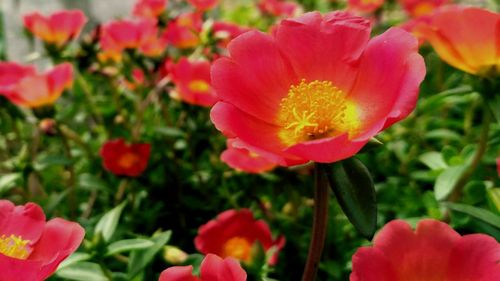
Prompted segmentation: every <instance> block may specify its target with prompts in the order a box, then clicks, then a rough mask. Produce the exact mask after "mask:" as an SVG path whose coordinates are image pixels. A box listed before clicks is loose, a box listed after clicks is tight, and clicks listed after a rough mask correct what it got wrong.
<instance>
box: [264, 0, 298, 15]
mask: <svg viewBox="0 0 500 281" xmlns="http://www.w3.org/2000/svg"><path fill="white" fill-rule="evenodd" d="M257 7H258V8H259V10H260V11H261V12H262V13H264V14H269V15H273V16H275V17H291V16H293V15H294V14H295V13H296V12H297V11H298V10H299V9H300V6H299V5H298V4H297V3H294V2H286V1H283V0H260V1H259V3H258V4H257Z"/></svg>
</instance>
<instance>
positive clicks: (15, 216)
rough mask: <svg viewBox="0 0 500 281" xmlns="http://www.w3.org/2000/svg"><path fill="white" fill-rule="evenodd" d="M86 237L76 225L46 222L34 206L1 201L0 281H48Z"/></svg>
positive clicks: (55, 220)
mask: <svg viewBox="0 0 500 281" xmlns="http://www.w3.org/2000/svg"><path fill="white" fill-rule="evenodd" d="M84 235H85V230H84V229H83V228H82V227H81V226H80V225H79V224H77V223H75V222H69V221H66V220H64V219H61V218H55V219H52V220H50V221H48V222H46V221H45V214H44V213H43V210H42V209H41V208H40V206H38V205H36V204H34V203H28V204H26V205H24V206H15V205H14V204H12V202H10V201H7V200H0V280H5V281H8V280H16V281H42V280H45V279H46V278H48V277H49V276H50V275H51V274H52V273H53V272H54V271H55V270H56V269H57V266H58V265H59V264H60V263H61V262H62V261H63V260H64V259H66V258H67V257H68V256H69V255H70V254H72V253H73V252H74V251H76V249H77V248H78V246H79V245H80V243H81V242H82V240H83V236H84Z"/></svg>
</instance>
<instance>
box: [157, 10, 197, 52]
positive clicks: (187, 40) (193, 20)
mask: <svg viewBox="0 0 500 281" xmlns="http://www.w3.org/2000/svg"><path fill="white" fill-rule="evenodd" d="M202 24H203V21H202V18H201V13H199V12H194V13H184V14H181V15H179V16H177V17H176V18H175V19H173V20H172V21H170V22H169V24H168V26H167V29H166V30H165V33H163V36H162V37H163V38H165V39H166V40H167V42H168V43H169V44H172V45H174V46H175V47H177V48H180V49H187V48H194V47H196V46H198V44H199V42H200V38H199V33H200V32H201V27H202Z"/></svg>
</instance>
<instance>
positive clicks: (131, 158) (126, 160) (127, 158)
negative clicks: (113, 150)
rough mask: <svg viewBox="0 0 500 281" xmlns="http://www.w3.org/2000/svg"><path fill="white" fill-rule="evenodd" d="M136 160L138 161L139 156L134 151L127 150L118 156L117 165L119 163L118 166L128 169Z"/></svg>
mask: <svg viewBox="0 0 500 281" xmlns="http://www.w3.org/2000/svg"><path fill="white" fill-rule="evenodd" d="M137 162H139V157H138V156H137V155H135V154H134V153H130V152H129V153H126V154H124V155H122V157H120V160H118V165H120V167H122V168H124V169H128V168H131V167H132V166H134V165H135V164H136V163H137Z"/></svg>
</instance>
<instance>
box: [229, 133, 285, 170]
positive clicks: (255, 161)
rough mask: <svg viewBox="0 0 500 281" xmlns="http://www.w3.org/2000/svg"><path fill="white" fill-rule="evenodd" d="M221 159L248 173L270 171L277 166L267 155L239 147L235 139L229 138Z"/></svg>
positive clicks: (232, 166)
mask: <svg viewBox="0 0 500 281" xmlns="http://www.w3.org/2000/svg"><path fill="white" fill-rule="evenodd" d="M220 159H221V160H222V161H223V162H224V163H226V164H227V165H229V166H230V167H231V168H233V169H236V170H240V171H245V172H248V173H255V174H258V173H263V172H268V171H270V170H272V169H274V168H275V167H276V163H274V162H272V161H269V160H267V159H266V158H265V157H262V156H260V155H259V154H257V153H254V152H251V151H249V150H248V149H246V148H239V147H238V146H237V140H235V139H228V140H227V149H226V150H224V151H223V152H222V154H221V156H220Z"/></svg>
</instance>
